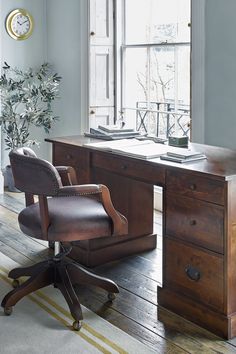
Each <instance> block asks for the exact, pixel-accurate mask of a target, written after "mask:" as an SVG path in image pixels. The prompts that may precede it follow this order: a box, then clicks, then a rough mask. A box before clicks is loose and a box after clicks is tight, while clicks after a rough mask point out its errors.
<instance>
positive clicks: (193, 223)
mask: <svg viewBox="0 0 236 354" xmlns="http://www.w3.org/2000/svg"><path fill="white" fill-rule="evenodd" d="M189 223H190V225H191V226H194V225H196V224H197V221H196V220H190V222H189Z"/></svg>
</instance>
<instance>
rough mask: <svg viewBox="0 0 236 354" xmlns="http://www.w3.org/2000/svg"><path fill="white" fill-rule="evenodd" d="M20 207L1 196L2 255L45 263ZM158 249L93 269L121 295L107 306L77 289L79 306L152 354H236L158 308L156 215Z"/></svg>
mask: <svg viewBox="0 0 236 354" xmlns="http://www.w3.org/2000/svg"><path fill="white" fill-rule="evenodd" d="M23 206H24V198H23V195H22V194H21V193H5V194H4V195H2V196H0V251H1V252H2V253H4V254H5V255H7V256H9V257H10V258H12V259H13V260H15V261H16V262H18V263H20V264H22V265H28V264H32V263H34V262H38V261H41V260H42V259H45V258H47V257H48V256H49V255H50V254H52V251H51V250H49V249H48V247H47V242H45V241H40V240H36V239H32V238H30V237H28V236H26V235H23V234H22V233H21V231H20V230H19V227H18V223H17V214H18V212H19V211H20V210H21V209H22V207H23ZM154 221H155V225H154V226H155V232H157V234H158V237H157V248H156V249H155V250H153V251H150V252H145V253H142V254H139V255H136V256H132V257H127V258H124V259H123V260H121V261H116V262H111V263H108V264H105V265H101V266H99V267H96V268H93V271H94V272H95V273H97V274H101V275H103V276H108V277H110V278H111V279H113V280H114V281H116V282H117V283H118V285H119V287H120V293H119V294H118V296H117V298H116V300H115V301H114V302H113V303H112V304H111V303H110V302H108V301H107V300H106V294H105V292H104V291H102V290H101V289H95V288H90V287H84V286H78V289H77V290H78V293H79V297H80V300H81V303H82V304H83V305H85V306H87V307H88V308H90V309H91V310H92V311H94V312H95V313H97V314H98V315H99V316H101V317H103V318H104V319H106V320H107V321H109V322H110V323H112V324H113V325H115V326H117V327H119V328H120V329H122V330H124V331H125V332H127V333H128V334H130V335H131V336H133V337H135V338H137V339H138V340H140V341H141V342H143V343H145V344H147V345H149V346H150V347H152V348H154V349H155V351H156V353H160V354H162V353H171V354H172V353H173V354H179V353H197V354H198V353H207V354H208V353H209V354H210V353H225V354H227V353H229V354H230V353H235V354H236V340H235V339H233V340H229V341H225V340H223V339H221V338H219V337H217V336H215V335H213V334H212V333H210V332H208V331H206V330H204V329H203V328H201V327H198V326H196V325H194V324H193V323H191V322H188V321H186V320H184V319H183V318H182V317H180V316H177V315H175V314H173V313H171V312H169V311H167V310H165V309H163V308H160V307H158V305H157V285H158V284H160V282H161V263H162V262H161V255H162V237H161V233H162V225H161V222H162V216H161V214H155V217H154Z"/></svg>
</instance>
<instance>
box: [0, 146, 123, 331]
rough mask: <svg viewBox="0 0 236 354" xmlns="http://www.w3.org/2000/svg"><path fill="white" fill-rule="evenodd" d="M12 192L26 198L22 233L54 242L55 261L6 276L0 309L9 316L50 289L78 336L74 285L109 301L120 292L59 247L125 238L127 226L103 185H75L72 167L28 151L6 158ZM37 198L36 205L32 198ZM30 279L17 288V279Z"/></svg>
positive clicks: (78, 322) (79, 308)
mask: <svg viewBox="0 0 236 354" xmlns="http://www.w3.org/2000/svg"><path fill="white" fill-rule="evenodd" d="M9 157H10V161H11V166H12V171H13V176H14V180H15V184H16V187H17V188H18V189H19V190H21V191H23V192H25V199H26V208H24V209H23V210H22V211H21V212H20V214H19V217H18V221H19V225H20V228H21V230H22V231H23V232H24V233H25V234H26V235H29V236H31V237H34V238H37V239H41V240H47V241H49V242H53V243H54V242H55V248H54V257H52V258H50V259H48V260H46V261H42V262H40V263H37V264H35V265H33V266H30V267H26V268H15V269H13V270H11V271H10V273H9V275H8V276H9V278H11V279H13V287H15V289H13V290H12V291H10V292H9V293H8V294H7V295H6V296H5V297H4V299H3V301H2V304H1V306H2V307H3V308H4V312H5V314H7V315H10V314H11V312H12V306H14V305H15V304H16V303H17V302H18V301H19V300H20V299H22V298H23V297H24V296H26V295H28V294H30V293H31V292H33V291H36V290H37V289H40V288H43V287H45V286H48V285H50V284H53V285H54V287H55V288H58V289H59V290H60V291H61V293H62V295H63V296H64V298H65V300H66V302H67V303H68V306H69V308H70V312H71V315H72V317H73V318H74V320H75V321H74V323H73V328H74V329H75V330H79V329H80V327H81V320H82V319H83V316H82V311H81V307H80V303H79V299H78V295H77V291H76V287H75V285H76V284H80V283H82V284H91V285H95V286H98V287H101V288H103V289H104V290H106V291H107V292H108V299H109V300H111V301H112V300H113V299H114V297H115V295H114V294H115V293H118V292H119V289H118V286H117V285H116V284H115V283H114V282H113V281H111V280H109V279H106V278H103V277H100V276H96V275H94V274H92V273H91V272H89V271H87V270H85V269H84V268H82V267H80V266H79V265H78V264H77V263H75V262H73V261H72V260H66V259H65V255H67V254H68V253H69V252H70V250H71V247H70V249H69V250H68V249H66V250H65V249H64V250H63V251H62V252H61V249H62V246H61V244H60V241H63V242H66V243H67V242H71V241H78V240H88V239H92V238H97V237H111V236H113V235H125V234H127V220H126V218H125V217H124V216H123V215H121V214H120V213H119V212H117V211H116V210H115V209H114V207H113V205H112V202H111V199H110V193H109V190H108V189H107V187H106V186H104V185H95V184H94V185H92V184H91V185H77V181H76V175H75V171H74V169H73V168H72V167H66V166H61V167H58V168H57V167H54V166H53V165H52V164H50V163H49V162H47V161H45V160H41V159H39V158H37V156H36V155H35V153H34V152H33V151H32V150H31V149H29V148H19V149H16V150H13V151H12V152H10V154H9ZM35 195H37V196H38V201H35V200H34V199H35V198H34V196H35ZM21 276H28V277H29V278H28V279H27V280H26V281H25V282H24V283H23V284H21V285H20V284H19V281H18V278H19V277H21Z"/></svg>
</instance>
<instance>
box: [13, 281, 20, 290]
mask: <svg viewBox="0 0 236 354" xmlns="http://www.w3.org/2000/svg"><path fill="white" fill-rule="evenodd" d="M19 285H20V282H19V280H18V279H14V280H13V281H12V286H13V288H14V289H16V288H18V286H19Z"/></svg>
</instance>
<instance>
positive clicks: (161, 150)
mask: <svg viewBox="0 0 236 354" xmlns="http://www.w3.org/2000/svg"><path fill="white" fill-rule="evenodd" d="M84 146H87V147H89V148H94V149H100V150H105V151H110V152H115V153H117V154H121V155H125V156H132V157H137V158H142V159H153V158H157V157H161V158H163V159H165V160H170V161H176V162H183V161H182V160H185V162H187V161H190V159H192V160H193V159H194V160H197V159H200V158H201V159H203V158H206V157H205V155H203V154H201V153H199V152H194V151H191V150H189V149H184V148H178V147H174V146H169V145H164V144H159V143H155V142H154V141H152V140H138V139H123V140H115V141H101V142H99V143H86V144H84Z"/></svg>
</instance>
